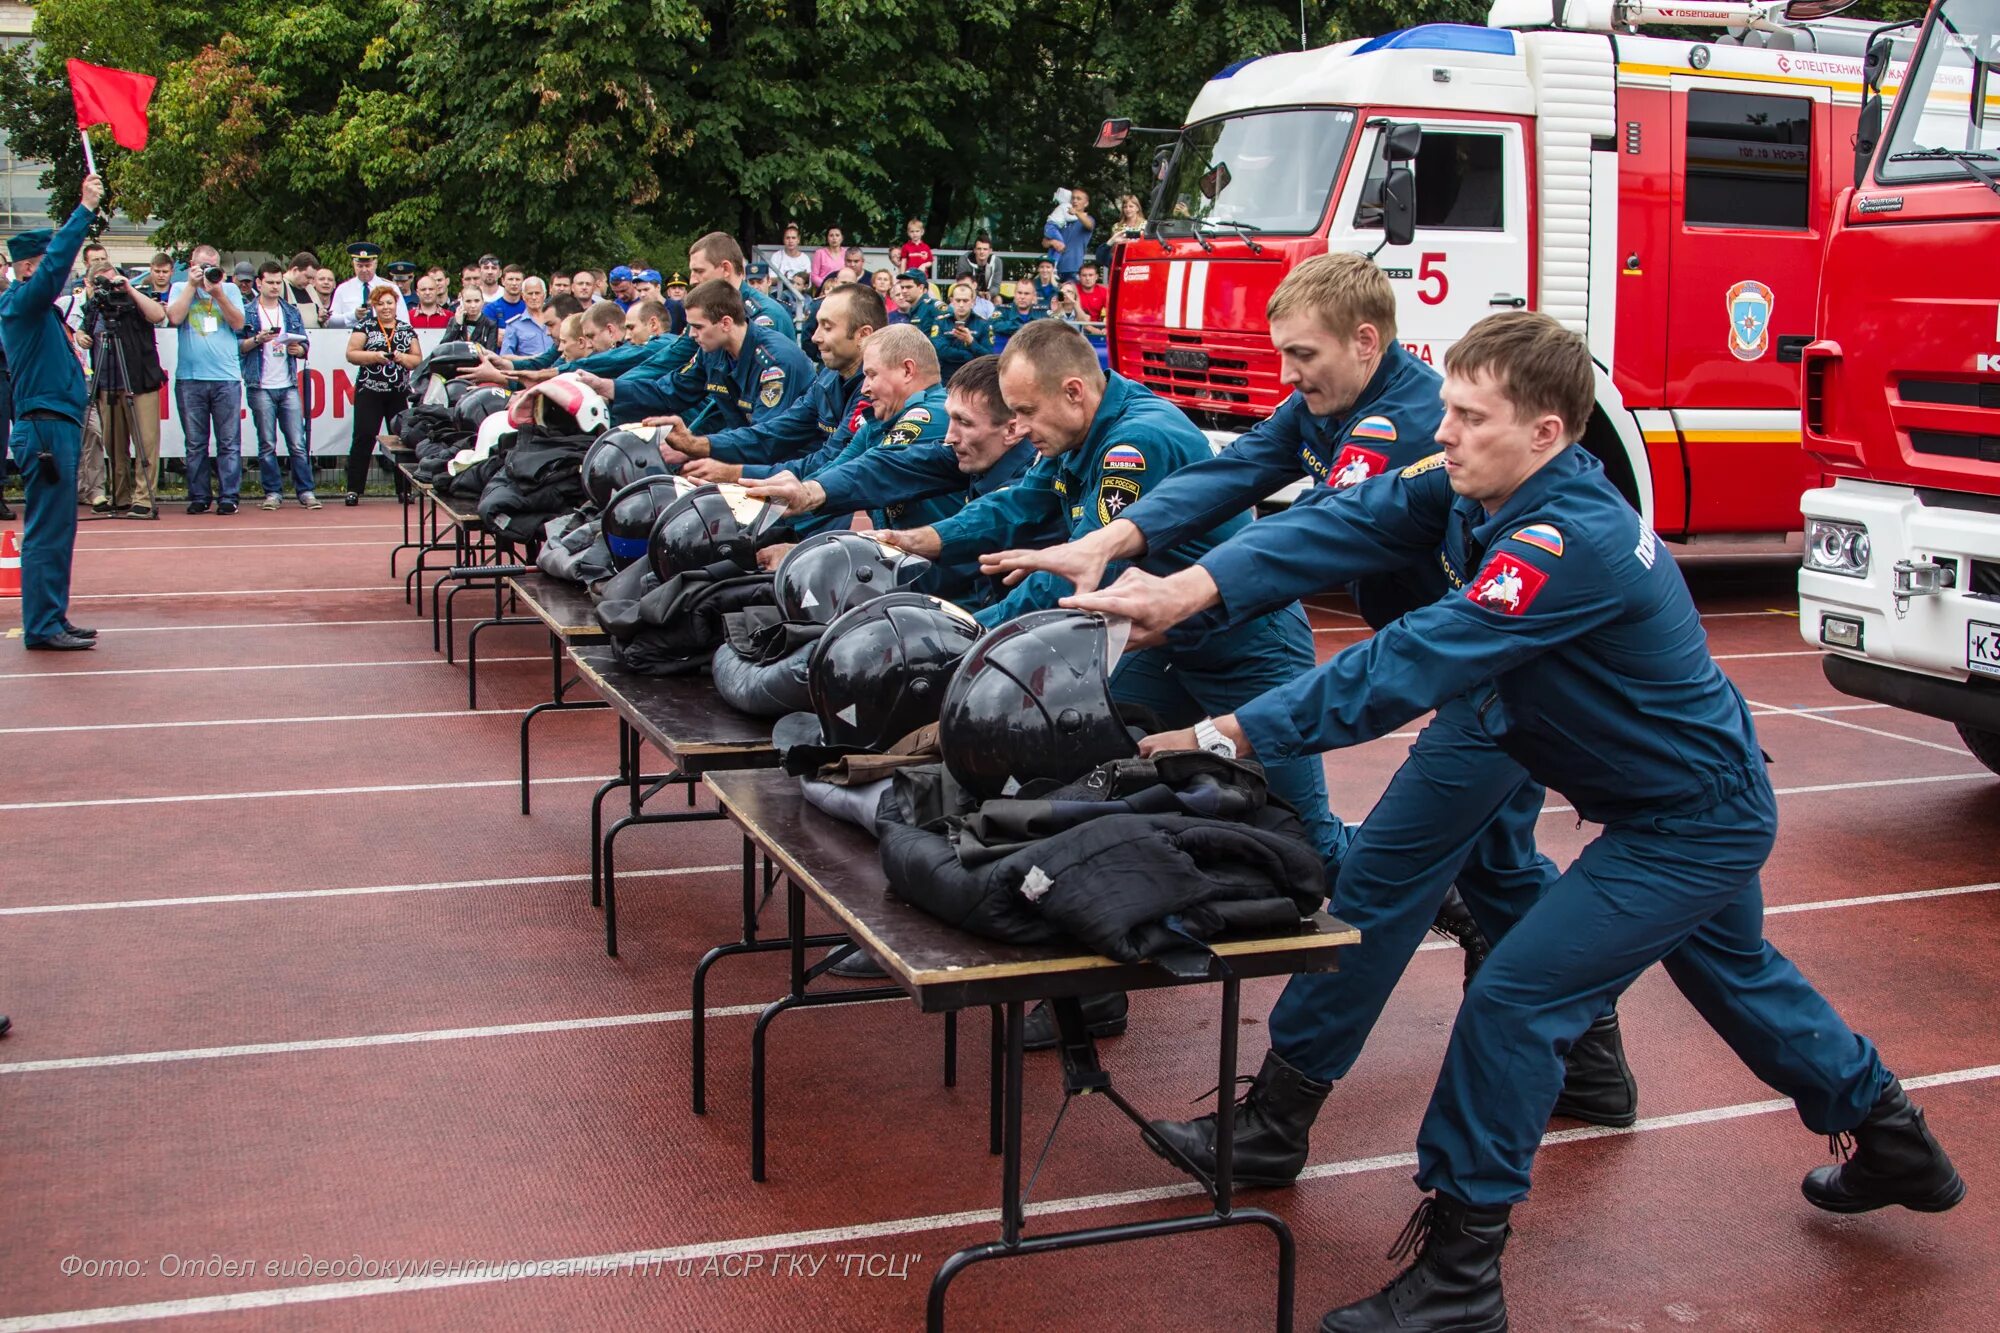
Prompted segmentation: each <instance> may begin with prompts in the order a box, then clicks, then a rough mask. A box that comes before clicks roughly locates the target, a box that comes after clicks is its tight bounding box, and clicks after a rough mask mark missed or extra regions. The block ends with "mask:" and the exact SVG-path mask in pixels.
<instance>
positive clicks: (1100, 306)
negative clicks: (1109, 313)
mask: <svg viewBox="0 0 2000 1333" xmlns="http://www.w3.org/2000/svg"><path fill="white" fill-rule="evenodd" d="M1076 303H1077V304H1078V305H1079V306H1081V307H1083V314H1084V318H1086V319H1088V320H1089V321H1090V322H1091V323H1093V324H1102V323H1103V322H1104V312H1105V310H1106V308H1107V307H1109V306H1110V304H1111V289H1110V288H1109V287H1104V286H1100V285H1099V284H1098V281H1097V261H1096V260H1094V259H1086V260H1084V261H1083V267H1082V268H1080V269H1078V270H1077V273H1076Z"/></svg>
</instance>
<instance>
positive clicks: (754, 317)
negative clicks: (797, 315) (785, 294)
mask: <svg viewBox="0 0 2000 1333" xmlns="http://www.w3.org/2000/svg"><path fill="white" fill-rule="evenodd" d="M737 290H738V294H739V295H740V296H742V298H743V305H744V308H745V311H746V312H747V314H748V316H749V319H750V323H751V324H753V325H754V326H756V327H757V328H760V329H767V330H769V331H770V332H772V333H775V334H776V335H778V337H780V338H782V339H784V340H785V341H786V342H788V343H790V344H791V345H792V346H793V347H797V346H798V345H799V325H798V321H797V320H795V319H793V318H792V312H791V311H789V310H787V309H785V307H784V303H783V302H781V301H779V300H778V298H777V297H775V296H770V295H767V294H766V293H764V292H761V291H759V290H757V289H756V288H755V287H752V286H751V285H750V284H749V283H747V282H746V283H744V284H743V286H742V287H740V288H738V289H737ZM799 355H800V356H804V355H805V353H803V352H801V353H799Z"/></svg>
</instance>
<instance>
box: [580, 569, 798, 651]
mask: <svg viewBox="0 0 2000 1333" xmlns="http://www.w3.org/2000/svg"><path fill="white" fill-rule="evenodd" d="M632 568H636V566H634V567H632ZM630 573H631V568H627V569H626V570H624V571H622V572H621V573H620V575H619V576H618V579H616V580H614V582H619V581H622V580H623V579H624V578H625V576H626V575H629V574H630ZM640 586H641V588H642V589H643V590H644V591H643V592H642V593H641V595H640V596H639V597H638V598H636V599H633V600H626V599H622V598H621V599H614V598H613V597H612V596H611V595H610V593H609V591H608V590H607V592H606V595H605V597H604V600H602V601H600V602H599V603H598V604H597V623H598V624H599V625H600V626H602V627H603V629H604V632H605V633H606V634H608V635H610V636H611V647H612V650H613V651H614V652H615V653H616V654H617V656H618V661H619V663H620V665H622V666H624V667H625V669H626V670H628V671H638V672H643V673H645V674H648V675H655V676H679V675H687V674H690V673H692V672H697V671H700V670H702V669H703V668H704V667H706V666H708V665H709V663H710V661H711V660H712V659H713V658H714V656H715V650H716V648H718V647H719V646H721V644H722V639H723V617H724V616H725V615H726V614H728V613H729V612H731V611H741V610H743V609H744V608H746V607H749V606H755V605H760V604H768V603H771V602H773V601H775V600H776V597H775V594H774V593H773V592H772V589H771V576H770V575H769V574H744V573H741V572H739V571H737V570H736V567H735V566H733V565H717V566H715V567H714V568H712V569H697V570H691V571H689V572H687V573H683V574H676V575H674V577H673V578H671V579H669V580H667V582H665V583H661V582H660V581H659V580H657V579H655V578H654V577H653V576H652V575H651V574H650V573H648V574H644V575H642V576H641V583H640Z"/></svg>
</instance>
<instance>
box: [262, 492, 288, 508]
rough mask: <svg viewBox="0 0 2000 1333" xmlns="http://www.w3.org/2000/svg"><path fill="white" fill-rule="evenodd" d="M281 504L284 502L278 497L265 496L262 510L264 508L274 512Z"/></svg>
mask: <svg viewBox="0 0 2000 1333" xmlns="http://www.w3.org/2000/svg"><path fill="white" fill-rule="evenodd" d="M283 503H284V501H283V500H282V499H280V498H279V497H277V496H275V495H267V496H265V497H264V504H263V508H265V509H266V510H272V511H275V510H276V509H277V507H278V506H279V505H281V504H283Z"/></svg>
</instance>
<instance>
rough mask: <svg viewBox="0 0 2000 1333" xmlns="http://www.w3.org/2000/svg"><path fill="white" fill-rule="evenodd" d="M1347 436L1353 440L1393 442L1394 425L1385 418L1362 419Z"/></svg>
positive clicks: (1394, 434) (1394, 436)
mask: <svg viewBox="0 0 2000 1333" xmlns="http://www.w3.org/2000/svg"><path fill="white" fill-rule="evenodd" d="M1347 434H1348V438H1350V439H1355V440H1394V439H1395V438H1396V423H1395V422H1393V421H1391V420H1389V418H1387V417H1363V418H1361V420H1359V421H1357V422H1355V423H1354V426H1353V428H1352V429H1351V430H1349V431H1348V432H1347Z"/></svg>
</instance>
